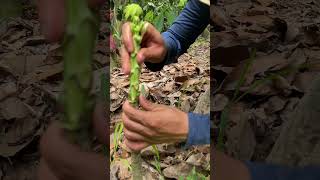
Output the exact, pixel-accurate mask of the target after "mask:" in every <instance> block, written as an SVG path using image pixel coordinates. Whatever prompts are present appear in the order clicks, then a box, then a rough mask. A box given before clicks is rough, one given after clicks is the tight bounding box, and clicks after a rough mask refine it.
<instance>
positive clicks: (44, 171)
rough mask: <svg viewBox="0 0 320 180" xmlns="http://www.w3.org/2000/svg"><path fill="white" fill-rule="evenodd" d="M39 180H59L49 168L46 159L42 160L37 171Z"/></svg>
mask: <svg viewBox="0 0 320 180" xmlns="http://www.w3.org/2000/svg"><path fill="white" fill-rule="evenodd" d="M37 177H38V178H37V179H38V180H59V179H58V178H57V177H56V176H55V175H54V174H53V172H52V171H51V170H50V168H49V167H48V164H47V163H46V161H45V160H44V159H41V160H40V164H39V168H38V170H37Z"/></svg>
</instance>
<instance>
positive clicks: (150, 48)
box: [120, 22, 167, 74]
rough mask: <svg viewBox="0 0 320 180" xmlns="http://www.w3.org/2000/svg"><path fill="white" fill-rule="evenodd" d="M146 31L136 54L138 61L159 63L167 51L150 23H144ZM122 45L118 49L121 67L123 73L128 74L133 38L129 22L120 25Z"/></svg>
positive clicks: (158, 33) (160, 37) (157, 32)
mask: <svg viewBox="0 0 320 180" xmlns="http://www.w3.org/2000/svg"><path fill="white" fill-rule="evenodd" d="M146 26H147V28H146V32H145V33H144V34H143V37H142V41H141V49H140V51H139V52H138V54H137V60H138V63H139V64H141V63H143V62H145V61H146V62H151V63H161V62H162V61H163V60H164V58H165V56H166V53H167V48H166V47H165V44H164V40H163V38H162V36H161V34H160V32H159V31H158V30H157V29H156V28H155V27H154V26H153V25H152V24H150V23H146ZM122 42H123V46H122V47H121V50H120V56H121V60H122V69H123V72H124V73H125V74H130V54H131V53H132V52H133V51H134V45H133V38H132V33H131V28H130V23H128V22H126V23H125V24H123V26H122Z"/></svg>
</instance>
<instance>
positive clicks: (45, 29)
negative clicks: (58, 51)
mask: <svg viewBox="0 0 320 180" xmlns="http://www.w3.org/2000/svg"><path fill="white" fill-rule="evenodd" d="M38 7H39V19H40V22H41V23H40V24H41V30H42V33H43V34H44V36H45V37H46V38H47V39H48V40H49V41H51V42H55V41H58V40H60V38H61V37H62V36H63V32H64V25H65V6H64V0H55V1H52V0H38Z"/></svg>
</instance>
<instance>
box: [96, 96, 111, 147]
mask: <svg viewBox="0 0 320 180" xmlns="http://www.w3.org/2000/svg"><path fill="white" fill-rule="evenodd" d="M107 112H109V111H108V110H107V108H106V104H105V102H98V103H97V105H96V107H95V109H94V113H93V127H94V132H95V134H96V136H97V138H98V140H99V141H100V142H101V143H103V144H108V141H109V138H108V137H107V128H108V122H107V120H108V119H107V118H109V116H108V114H107Z"/></svg>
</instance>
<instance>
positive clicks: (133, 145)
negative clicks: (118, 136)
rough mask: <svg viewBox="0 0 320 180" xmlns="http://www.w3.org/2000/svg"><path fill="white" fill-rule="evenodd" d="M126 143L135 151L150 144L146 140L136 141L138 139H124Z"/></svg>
mask: <svg viewBox="0 0 320 180" xmlns="http://www.w3.org/2000/svg"><path fill="white" fill-rule="evenodd" d="M124 143H125V145H126V146H127V147H128V148H129V149H130V150H131V151H133V152H138V151H141V150H142V149H144V148H146V147H148V146H149V144H148V143H146V142H136V141H130V140H128V139H124Z"/></svg>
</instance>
